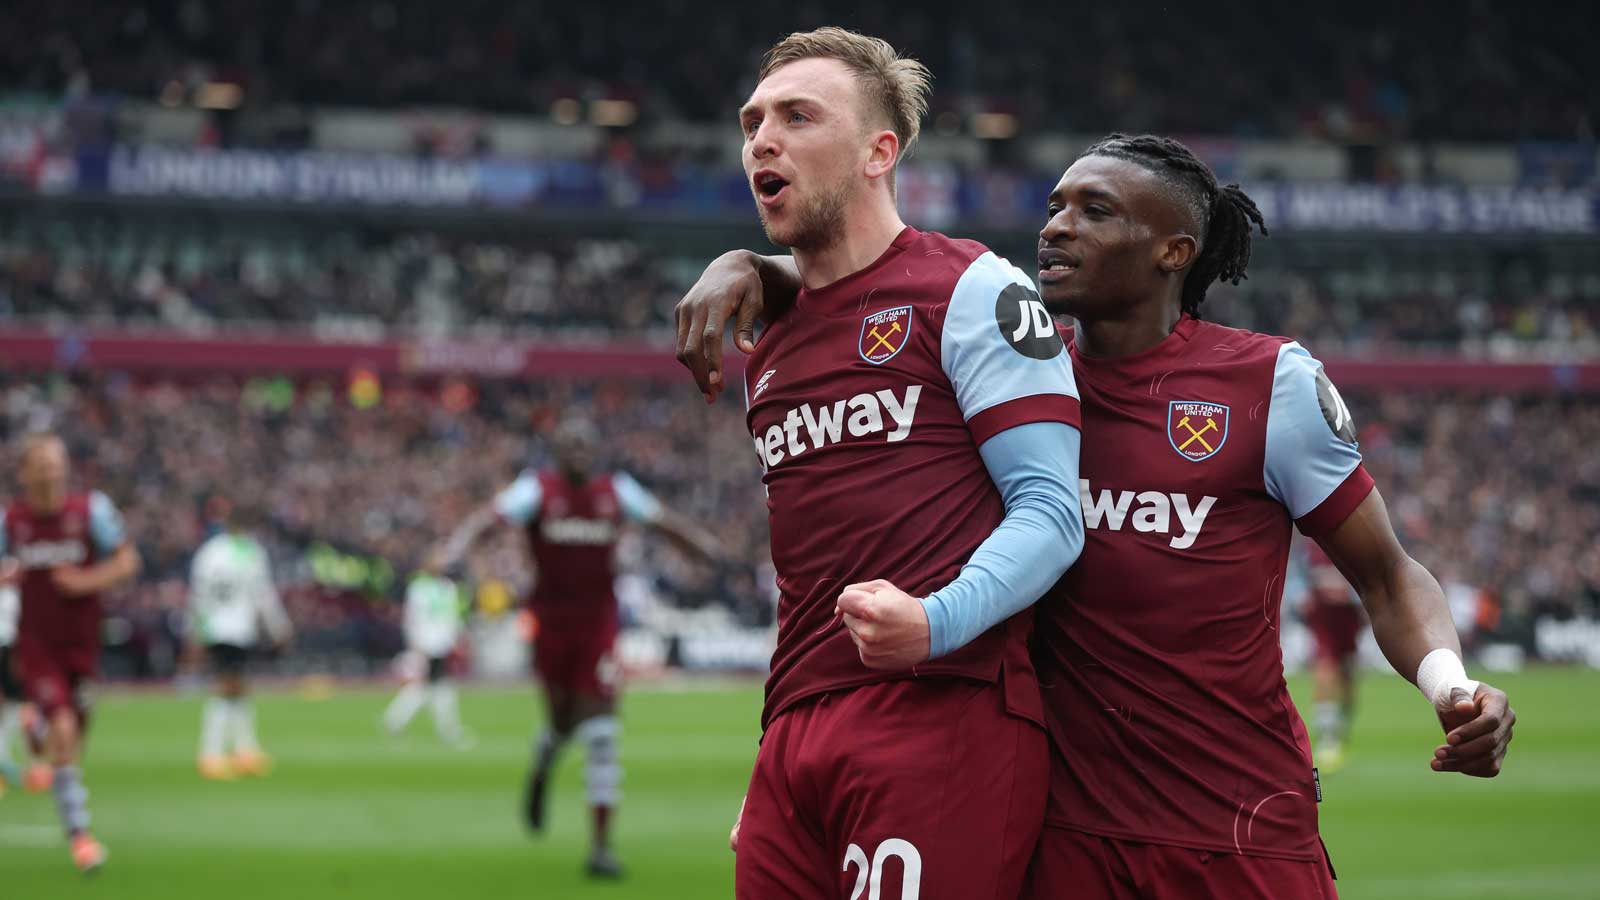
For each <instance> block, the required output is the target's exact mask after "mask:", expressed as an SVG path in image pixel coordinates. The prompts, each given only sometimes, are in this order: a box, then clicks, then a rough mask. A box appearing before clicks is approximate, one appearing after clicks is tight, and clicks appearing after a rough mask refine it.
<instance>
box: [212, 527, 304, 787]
mask: <svg viewBox="0 0 1600 900" xmlns="http://www.w3.org/2000/svg"><path fill="white" fill-rule="evenodd" d="M215 507H216V512H217V513H218V514H220V515H221V516H222V517H223V519H224V522H225V528H224V529H223V530H222V531H221V532H219V533H217V534H216V535H213V536H212V537H211V538H209V539H208V540H207V541H206V542H205V543H204V544H201V545H200V549H199V550H197V551H195V555H194V561H193V563H191V564H190V576H189V622H190V630H191V632H192V633H193V635H194V637H195V640H196V641H197V642H198V643H199V644H200V645H202V646H204V647H205V652H206V655H207V656H208V657H209V658H210V660H211V666H212V669H213V670H214V672H215V675H216V695H215V696H213V697H212V698H211V699H209V700H208V701H206V706H205V711H204V712H203V714H202V717H201V723H200V752H199V756H198V757H197V759H196V767H197V768H198V769H199V772H200V775H201V777H203V778H208V779H212V780H217V781H229V780H232V779H233V778H235V777H237V776H239V775H257V776H259V775H266V774H267V772H268V771H270V769H271V767H272V760H271V757H269V756H268V755H267V754H266V753H265V752H264V751H263V750H262V749H261V744H260V741H259V740H258V739H257V736H256V713H255V705H254V704H253V703H252V702H251V700H250V692H249V682H248V674H249V673H248V668H249V661H250V655H251V654H252V653H253V652H254V651H255V650H256V649H257V646H258V644H259V643H260V639H261V628H262V626H263V625H265V626H266V632H267V637H268V638H269V639H270V641H271V644H272V646H274V647H277V648H279V649H280V650H281V649H282V648H283V647H285V646H286V645H287V644H288V642H289V639H290V638H291V637H292V636H293V634H294V627H293V626H292V625H291V624H290V622H289V616H288V614H287V613H285V612H284V610H283V603H282V601H281V600H280V599H279V598H278V590H277V588H276V587H275V586H274V585H273V581H272V561H271V560H270V559H269V558H268V557H267V550H266V548H265V547H263V546H262V545H261V542H260V541H258V540H256V539H255V537H254V536H253V535H252V534H251V530H252V528H253V527H254V526H255V525H256V522H257V514H256V512H255V511H254V510H253V509H251V508H249V507H247V506H243V505H238V506H236V505H235V504H233V503H232V502H230V501H228V500H226V499H223V498H218V499H217V500H216V501H215ZM230 746H231V751H230Z"/></svg>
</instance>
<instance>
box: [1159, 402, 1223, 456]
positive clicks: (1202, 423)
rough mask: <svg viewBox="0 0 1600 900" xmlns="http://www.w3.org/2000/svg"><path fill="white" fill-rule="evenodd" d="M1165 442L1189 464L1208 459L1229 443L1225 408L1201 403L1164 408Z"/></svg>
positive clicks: (1176, 404) (1187, 403)
mask: <svg viewBox="0 0 1600 900" xmlns="http://www.w3.org/2000/svg"><path fill="white" fill-rule="evenodd" d="M1167 440H1168V441H1169V442H1171V444H1172V449H1174V450H1176V451H1178V455H1179V456H1181V457H1183V458H1184V459H1187V460H1189V461H1191V462H1199V461H1200V460H1202V459H1210V458H1211V457H1213V456H1215V455H1216V453H1217V451H1218V450H1221V449H1222V445H1223V444H1225V443H1227V442H1228V407H1226V406H1224V405H1222V404H1221V403H1207V402H1206V401H1204V400H1174V401H1172V402H1171V403H1169V404H1167Z"/></svg>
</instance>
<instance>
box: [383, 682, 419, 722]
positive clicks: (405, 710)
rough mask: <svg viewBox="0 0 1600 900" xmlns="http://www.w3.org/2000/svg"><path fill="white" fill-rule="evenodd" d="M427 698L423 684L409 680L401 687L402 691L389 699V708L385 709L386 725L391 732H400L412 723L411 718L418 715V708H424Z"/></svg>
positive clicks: (384, 720) (384, 718) (384, 719)
mask: <svg viewBox="0 0 1600 900" xmlns="http://www.w3.org/2000/svg"><path fill="white" fill-rule="evenodd" d="M425 699H426V697H425V696H424V691H423V689H422V685H421V684H419V683H417V682H415V681H412V682H408V683H407V684H406V685H405V686H404V687H402V688H401V689H400V693H398V694H395V695H394V699H393V700H391V701H389V708H388V709H386V710H384V712H383V725H384V727H385V728H387V729H389V732H390V733H391V734H399V733H400V732H401V731H402V730H404V729H405V727H406V726H407V725H410V724H411V719H412V718H413V717H414V716H416V714H417V710H419V709H421V708H422V704H423V701H424V700H425Z"/></svg>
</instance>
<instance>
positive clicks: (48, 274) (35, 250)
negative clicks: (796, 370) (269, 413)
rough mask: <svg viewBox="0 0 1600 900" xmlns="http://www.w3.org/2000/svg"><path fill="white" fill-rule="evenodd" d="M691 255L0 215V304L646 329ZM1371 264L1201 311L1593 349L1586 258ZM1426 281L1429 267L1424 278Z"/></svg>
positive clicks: (1266, 324) (663, 310) (1478, 348)
mask: <svg viewBox="0 0 1600 900" xmlns="http://www.w3.org/2000/svg"><path fill="white" fill-rule="evenodd" d="M704 263H705V259H704V258H701V257H692V256H687V255H683V254H682V253H679V254H676V255H673V254H663V253H660V252H656V251H655V250H654V249H653V248H651V247H648V246H645V245H643V244H641V243H639V242H637V241H633V240H627V239H619V238H609V239H555V240H550V239H543V238H532V237H525V238H520V239H519V238H508V239H495V238H490V237H482V236H479V237H472V236H463V235H456V234H452V233H450V232H446V231H437V230H435V231H409V232H392V233H391V232H382V233H372V232H362V231H356V230H332V231H326V232H322V231H316V230H311V229H298V228H293V227H290V226H287V225H284V224H281V223H280V224H278V225H277V226H276V227H267V226H262V225H257V226H249V225H242V224H238V223H233V224H227V223H216V222H210V221H205V220H183V219H178V220H173V221H171V222H167V223H165V224H163V223H161V222H157V223H156V224H154V225H152V224H151V223H149V222H146V221H145V220H143V219H137V218H134V219H110V218H104V219H102V218H93V217H64V218H52V219H40V218H35V217H30V216H25V215H0V316H5V317H7V318H9V319H11V320H12V321H29V322H35V323H44V324H61V325H64V324H71V325H73V326H77V327H81V326H83V325H122V326H129V325H131V326H159V327H163V328H169V329H178V330H183V331H190V332H199V333H206V332H211V331H214V330H217V329H218V328H229V327H232V328H240V327H252V326H256V327H260V326H263V325H266V324H267V323H271V325H272V326H273V327H283V326H285V325H288V326H290V327H295V326H299V327H300V328H302V329H303V330H314V331H317V332H320V333H330V332H337V331H341V330H343V331H355V332H360V333H365V334H374V333H381V332H383V331H385V330H386V329H399V330H401V331H402V332H419V333H423V334H454V335H470V334H473V333H478V334H482V335H485V336H493V337H503V336H505V335H506V334H508V333H524V334H536V333H553V332H560V333H563V334H566V335H571V334H573V333H575V332H576V333H587V334H588V335H590V336H593V337H610V336H617V335H621V336H638V337H651V336H654V337H662V336H664V335H666V334H668V333H670V329H671V323H672V309H673V305H674V304H675V303H676V302H677V300H678V298H679V297H681V296H682V294H683V292H684V290H685V289H686V288H687V287H688V286H689V285H690V284H692V283H693V281H694V279H695V277H697V275H698V274H699V272H700V270H701V268H702V266H703V265H704ZM1441 274H1448V276H1449V280H1448V281H1447V282H1445V283H1442V284H1429V285H1428V286H1421V285H1419V283H1418V282H1419V281H1421V282H1428V281H1430V279H1417V278H1414V277H1411V278H1407V277H1403V276H1402V275H1400V274H1398V273H1396V274H1394V275H1391V276H1388V277H1385V276H1383V275H1381V274H1377V273H1375V272H1373V271H1370V270H1369V271H1351V270H1349V269H1340V268H1337V267H1328V268H1322V269H1320V270H1315V269H1308V270H1301V269H1300V268H1299V267H1297V268H1295V269H1294V270H1292V271H1291V270H1288V269H1286V268H1273V267H1272V263H1271V262H1270V261H1266V260H1263V261H1262V262H1261V263H1260V264H1258V265H1256V266H1255V267H1253V269H1252V272H1251V278H1250V280H1248V281H1246V282H1244V283H1243V284H1241V285H1240V286H1239V287H1238V288H1233V289H1221V290H1218V291H1216V292H1215V295H1214V298H1213V299H1212V300H1211V301H1209V302H1208V305H1207V308H1206V310H1205V313H1206V315H1207V317H1208V318H1211V319H1214V320H1216V321H1220V322H1224V323H1227V324H1230V325H1237V326H1240V327H1245V328H1251V329H1254V330H1259V331H1265V332H1269V333H1273V334H1289V335H1295V336H1297V337H1299V338H1301V339H1303V340H1306V341H1307V342H1308V344H1309V345H1310V346H1311V347H1313V348H1316V349H1318V350H1320V351H1322V352H1331V351H1333V350H1335V349H1339V350H1352V351H1361V350H1382V349H1390V348H1395V347H1398V348H1401V349H1404V348H1407V347H1417V346H1423V345H1425V346H1429V347H1432V348H1447V349H1449V348H1460V349H1464V350H1467V351H1469V352H1474V353H1491V354H1492V353H1500V352H1522V353H1538V352H1540V351H1542V350H1550V349H1554V350H1556V351H1558V352H1559V353H1561V354H1563V355H1565V356H1567V357H1569V358H1578V357H1591V358H1592V357H1596V356H1600V272H1596V273H1594V274H1593V275H1591V276H1589V277H1588V280H1587V281H1584V280H1582V279H1573V278H1566V279H1565V280H1564V281H1563V279H1562V278H1559V277H1554V276H1551V277H1545V278H1543V279H1539V278H1534V279H1531V280H1529V279H1523V281H1521V282H1518V283H1517V284H1516V285H1515V286H1497V285H1496V284H1495V283H1494V282H1495V279H1494V278H1492V277H1482V278H1476V279H1475V278H1473V277H1468V276H1465V275H1463V274H1462V273H1459V272H1450V273H1441ZM1433 281H1437V279H1433Z"/></svg>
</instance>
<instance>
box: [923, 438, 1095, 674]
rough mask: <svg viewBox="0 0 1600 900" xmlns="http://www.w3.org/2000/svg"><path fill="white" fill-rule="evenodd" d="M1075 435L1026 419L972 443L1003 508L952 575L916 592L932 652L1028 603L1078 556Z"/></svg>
mask: <svg viewBox="0 0 1600 900" xmlns="http://www.w3.org/2000/svg"><path fill="white" fill-rule="evenodd" d="M1081 441H1082V435H1081V434H1080V433H1079V432H1078V429H1076V428H1073V427H1071V426H1069V425H1064V424H1062V423H1060V422H1031V423H1028V424H1025V425H1018V426H1016V427H1015V428H1009V429H1007V430H1005V431H1002V432H1000V433H999V434H997V435H995V436H994V437H992V438H990V439H989V440H987V441H985V442H984V444H983V446H981V447H979V448H978V452H979V453H980V454H981V455H982V456H983V464H984V466H985V467H987V468H988V470H989V476H990V477H991V478H993V479H994V483H995V485H996V486H998V487H999V488H1000V496H1001V498H1002V499H1003V500H1004V501H1005V506H1006V514H1005V518H1004V519H1003V520H1001V522H1000V525H999V526H998V527H996V528H995V530H994V532H993V533H992V534H990V535H989V537H987V538H986V539H984V542H983V543H982V544H980V545H979V546H978V549H977V550H975V551H974V552H973V554H972V558H971V559H969V560H967V564H966V565H965V566H962V567H961V574H959V575H958V576H956V580H955V581H952V582H951V583H950V584H948V585H946V586H945V587H943V588H941V589H939V590H937V591H934V592H933V593H932V594H929V595H928V596H927V597H924V598H923V599H922V606H923V608H924V609H925V610H927V612H928V628H929V638H930V641H929V643H930V644H931V647H930V649H931V651H932V656H933V657H934V658H938V657H940V656H943V655H945V654H946V653H950V652H951V651H954V650H958V649H960V648H961V647H963V646H965V645H966V644H967V643H969V642H970V641H972V640H973V639H974V638H976V637H977V636H978V635H980V634H983V633H984V632H985V631H988V630H989V629H990V628H992V627H994V626H995V625H997V624H999V623H1000V622H1003V621H1005V620H1006V619H1008V618H1010V617H1011V616H1013V615H1015V614H1016V613H1018V612H1021V611H1022V610H1024V609H1027V608H1028V607H1029V606H1031V605H1033V603H1034V602H1036V601H1037V600H1038V599H1039V598H1040V597H1041V596H1043V594H1044V592H1045V591H1047V590H1049V589H1050V586H1051V585H1053V584H1055V583H1056V581H1057V580H1059V579H1060V578H1061V576H1062V575H1063V574H1064V573H1065V572H1066V571H1067V569H1068V568H1070V567H1071V566H1072V564H1073V563H1074V562H1075V561H1077V559H1078V553H1079V552H1080V551H1082V550H1083V509H1082V507H1080V506H1079V505H1078V458H1079V451H1080V447H1081Z"/></svg>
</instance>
